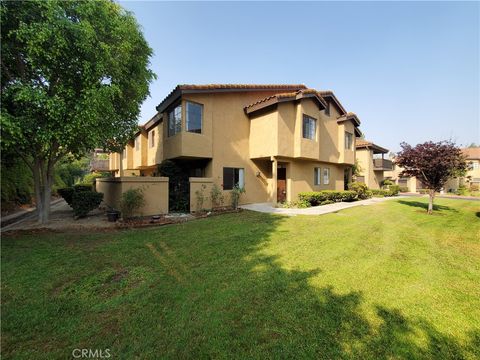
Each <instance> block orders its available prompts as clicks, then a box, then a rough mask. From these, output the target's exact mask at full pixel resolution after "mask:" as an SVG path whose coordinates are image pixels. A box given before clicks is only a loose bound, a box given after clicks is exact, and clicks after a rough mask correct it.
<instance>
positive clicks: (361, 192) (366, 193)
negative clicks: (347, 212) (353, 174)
mask: <svg viewBox="0 0 480 360" xmlns="http://www.w3.org/2000/svg"><path fill="white" fill-rule="evenodd" d="M348 190H351V191H355V192H356V193H357V196H358V199H359V200H365V199H369V198H371V197H372V195H373V194H372V192H371V191H370V190H368V187H367V185H365V184H364V183H359V182H353V183H350V184H348Z"/></svg>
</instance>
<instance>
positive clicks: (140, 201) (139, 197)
mask: <svg viewBox="0 0 480 360" xmlns="http://www.w3.org/2000/svg"><path fill="white" fill-rule="evenodd" d="M144 204H145V198H144V196H143V190H142V189H129V190H127V191H125V192H124V193H123V194H122V199H121V200H120V210H121V211H122V217H123V219H131V218H132V217H133V215H134V214H135V213H136V212H137V211H138V210H140V208H141V207H142V206H143V205H144Z"/></svg>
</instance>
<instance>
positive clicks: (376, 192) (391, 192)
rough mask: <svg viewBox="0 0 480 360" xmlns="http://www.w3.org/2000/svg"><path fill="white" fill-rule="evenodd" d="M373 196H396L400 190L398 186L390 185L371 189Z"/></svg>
mask: <svg viewBox="0 0 480 360" xmlns="http://www.w3.org/2000/svg"><path fill="white" fill-rule="evenodd" d="M370 191H371V192H372V194H373V196H380V197H387V196H396V195H398V193H399V192H400V186H398V185H390V187H389V189H372V190H370Z"/></svg>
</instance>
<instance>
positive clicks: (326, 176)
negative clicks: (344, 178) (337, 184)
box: [323, 168, 330, 185]
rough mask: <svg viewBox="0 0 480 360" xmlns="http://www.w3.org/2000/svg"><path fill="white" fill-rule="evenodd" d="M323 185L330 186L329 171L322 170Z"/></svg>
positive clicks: (326, 169) (327, 169)
mask: <svg viewBox="0 0 480 360" xmlns="http://www.w3.org/2000/svg"><path fill="white" fill-rule="evenodd" d="M323 184H324V185H328V184H330V169H329V168H323Z"/></svg>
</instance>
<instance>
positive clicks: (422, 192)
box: [417, 189, 429, 194]
mask: <svg viewBox="0 0 480 360" xmlns="http://www.w3.org/2000/svg"><path fill="white" fill-rule="evenodd" d="M417 191H418V192H419V193H420V194H428V192H429V190H428V189H418V190H417Z"/></svg>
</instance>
